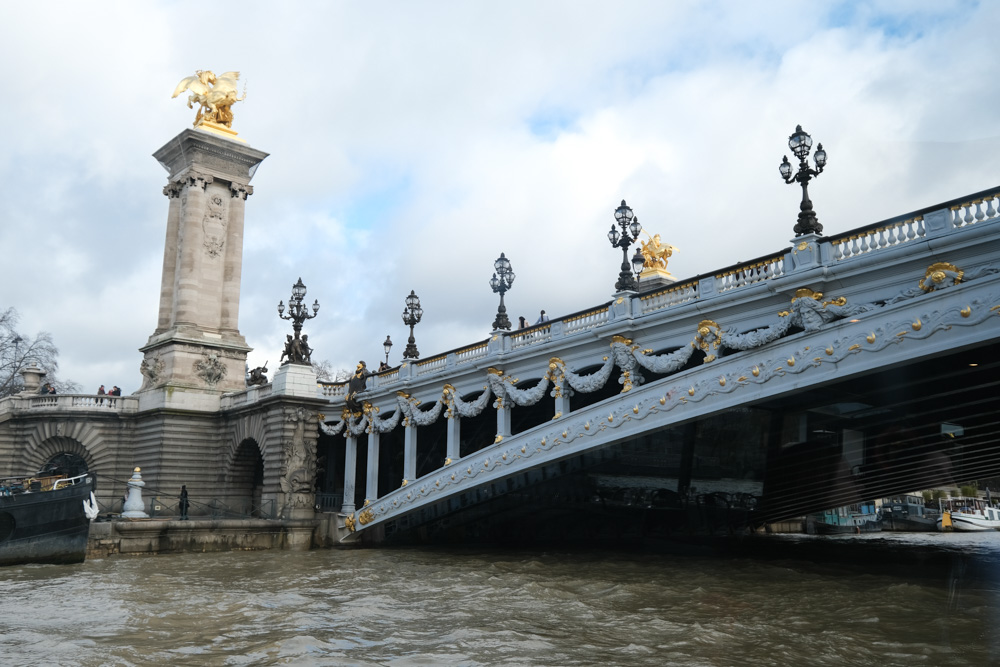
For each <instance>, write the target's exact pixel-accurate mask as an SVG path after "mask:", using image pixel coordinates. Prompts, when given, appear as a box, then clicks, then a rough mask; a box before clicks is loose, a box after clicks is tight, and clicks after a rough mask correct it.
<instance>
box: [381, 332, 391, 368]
mask: <svg viewBox="0 0 1000 667" xmlns="http://www.w3.org/2000/svg"><path fill="white" fill-rule="evenodd" d="M382 349H383V350H385V365H386V366H388V365H389V350H391V349H392V341H391V340H390V339H389V337H388V336H386V337H385V342H384V343H382Z"/></svg>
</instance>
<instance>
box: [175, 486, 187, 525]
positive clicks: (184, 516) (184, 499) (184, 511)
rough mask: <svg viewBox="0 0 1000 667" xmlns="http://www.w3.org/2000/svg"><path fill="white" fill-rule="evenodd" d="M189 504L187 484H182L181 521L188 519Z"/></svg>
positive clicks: (179, 505)
mask: <svg viewBox="0 0 1000 667" xmlns="http://www.w3.org/2000/svg"><path fill="white" fill-rule="evenodd" d="M188 504H189V503H188V489H187V486H186V485H184V484H182V485H181V501H180V503H179V504H178V507H180V510H181V521H187V520H188Z"/></svg>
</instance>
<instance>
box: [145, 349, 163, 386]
mask: <svg viewBox="0 0 1000 667" xmlns="http://www.w3.org/2000/svg"><path fill="white" fill-rule="evenodd" d="M164 368H166V364H165V363H164V361H163V359H161V358H160V355H158V354H154V355H152V356H149V357H146V358H145V359H143V360H142V363H141V364H139V372H140V373H142V387H141V388H140V389H139V391H142V390H143V389H148V388H149V387H154V386H156V383H157V382H159V380H160V376H161V375H163V369H164Z"/></svg>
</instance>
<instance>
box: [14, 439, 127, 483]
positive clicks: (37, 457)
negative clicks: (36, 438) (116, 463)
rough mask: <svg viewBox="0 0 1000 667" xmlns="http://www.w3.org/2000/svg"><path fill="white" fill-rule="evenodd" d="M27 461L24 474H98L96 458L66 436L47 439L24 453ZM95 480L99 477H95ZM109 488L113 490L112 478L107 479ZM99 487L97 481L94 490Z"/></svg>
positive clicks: (23, 468) (22, 467) (77, 442)
mask: <svg viewBox="0 0 1000 667" xmlns="http://www.w3.org/2000/svg"><path fill="white" fill-rule="evenodd" d="M24 457H25V460H24V462H23V463H22V464H20V466H19V467H20V471H21V472H23V473H24V474H33V473H36V472H43V473H45V474H47V475H67V476H70V477H73V476H76V475H82V474H84V473H87V472H90V473H97V472H98V471H97V470H96V469H95V467H94V458H93V456H92V455H91V453H90V452H89V451H88V450H87V448H86V447H84V446H83V445H82V444H81V443H80V442H79V441H77V440H74V439H73V438H68V437H66V436H55V437H51V438H48V439H46V440H45V441H44V442H42V443H41V444H40V445H39V446H38V447H37V448H35V449H31V450H26V451H25V452H24ZM94 476H95V478H96V477H97V475H96V474H95V475H94ZM105 479H106V480H107V485H106V486H107V488H111V486H112V483H111V481H112V480H111V478H109V477H106V478H105ZM97 487H98V483H97V480H96V479H95V483H94V488H95V490H96V489H97Z"/></svg>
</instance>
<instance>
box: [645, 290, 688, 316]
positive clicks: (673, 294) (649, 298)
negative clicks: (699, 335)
mask: <svg viewBox="0 0 1000 667" xmlns="http://www.w3.org/2000/svg"><path fill="white" fill-rule="evenodd" d="M697 298H698V283H696V282H686V283H682V284H680V285H674V286H672V287H669V288H667V289H665V290H660V291H659V292H653V293H652V294H643V295H642V296H640V297H639V303H641V304H642V314H643V315H645V314H646V313H651V312H653V311H654V310H659V309H661V308H666V307H667V306H675V305H677V304H679V303H685V302H687V301H691V300H693V299H697Z"/></svg>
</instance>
